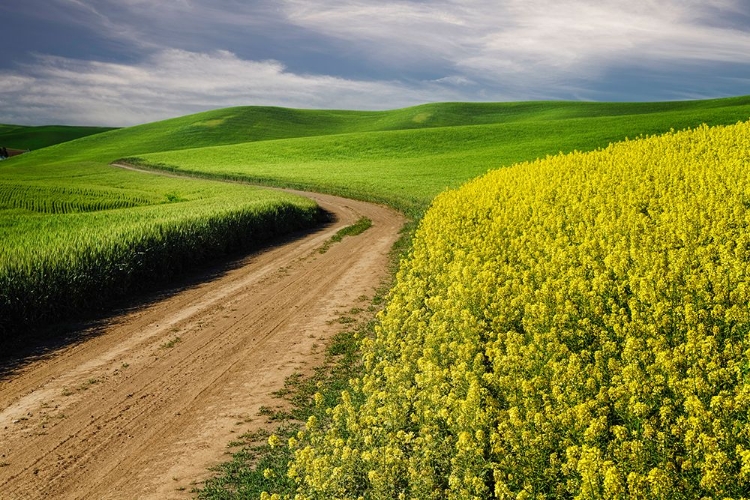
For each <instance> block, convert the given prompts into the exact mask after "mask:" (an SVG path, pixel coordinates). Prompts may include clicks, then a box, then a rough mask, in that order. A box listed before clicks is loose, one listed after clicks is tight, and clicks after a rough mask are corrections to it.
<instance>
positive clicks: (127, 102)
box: [0, 49, 460, 126]
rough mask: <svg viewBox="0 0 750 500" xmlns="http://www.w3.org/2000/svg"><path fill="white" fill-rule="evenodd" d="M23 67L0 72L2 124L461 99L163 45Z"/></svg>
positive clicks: (127, 120) (445, 90)
mask: <svg viewBox="0 0 750 500" xmlns="http://www.w3.org/2000/svg"><path fill="white" fill-rule="evenodd" d="M23 70H24V75H25V76H21V75H18V74H2V73H0V82H3V84H2V85H0V100H2V101H3V102H4V103H6V104H5V105H4V106H3V107H2V108H0V122H2V123H19V124H24V123H53V122H55V123H65V124H81V125H83V124H86V125H117V126H123V125H133V124H137V123H144V122H149V121H155V120H159V119H163V118H168V117H173V116H180V115H184V114H188V113H191V112H198V111H202V110H207V109H214V108H220V107H228V106H237V105H277V106H289V107H302V108H345V109H383V108H393V107H399V106H408V105H412V104H418V103H422V102H428V101H440V100H456V99H458V98H459V97H460V94H458V93H456V92H455V91H453V90H451V89H450V86H443V85H440V84H437V83H431V84H426V85H425V86H420V87H419V88H416V87H411V86H408V85H406V84H403V83H399V82H388V81H357V80H349V79H344V78H336V77H331V76H325V75H300V74H294V73H290V72H288V71H286V69H285V68H284V66H283V65H282V64H281V63H279V62H277V61H248V60H242V59H240V58H238V57H237V56H235V55H234V54H232V53H230V52H227V51H217V52H212V53H195V52H187V51H183V50H174V49H171V50H164V51H161V52H158V53H156V54H154V55H153V56H152V57H150V58H149V59H147V60H145V61H144V62H142V63H140V64H137V65H125V64H113V63H102V62H95V61H79V60H72V59H66V58H60V57H51V56H38V57H37V59H36V61H35V62H34V63H33V64H30V65H27V66H26V67H24V68H23Z"/></svg>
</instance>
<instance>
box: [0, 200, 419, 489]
mask: <svg viewBox="0 0 750 500" xmlns="http://www.w3.org/2000/svg"><path fill="white" fill-rule="evenodd" d="M307 196H310V197H311V198H313V199H315V200H316V201H317V202H318V203H319V204H320V205H321V206H322V207H323V208H324V209H326V210H328V211H330V212H332V213H334V214H335V215H336V222H335V224H333V225H330V226H328V227H326V228H324V229H322V230H319V231H317V232H313V233H310V234H307V235H305V236H304V237H302V238H300V239H295V240H293V241H291V242H287V243H284V244H283V245H281V246H276V247H272V248H269V249H266V250H264V251H261V252H259V253H256V254H253V255H251V256H249V257H247V258H245V259H243V260H242V262H241V263H240V264H241V265H238V266H234V267H233V268H232V269H229V270H228V271H226V272H225V273H222V274H221V275H220V276H218V277H215V278H214V279H211V280H209V281H206V282H202V283H199V284H197V285H195V286H191V287H189V288H187V289H184V290H182V291H180V292H178V293H175V294H173V295H171V296H169V297H167V298H165V299H162V300H158V301H154V302H151V303H149V304H147V305H144V306H142V307H140V308H137V309H135V310H132V311H129V312H125V313H122V314H120V315H118V316H116V317H113V318H110V319H109V320H107V322H106V325H105V326H104V328H103V330H102V331H101V332H100V333H99V334H97V335H95V336H93V335H92V336H91V338H88V339H87V340H86V341H83V342H80V343H78V344H75V345H69V346H68V347H65V348H63V349H61V350H59V351H57V352H55V353H54V354H52V355H50V356H48V357H46V358H44V359H40V360H38V361H35V362H32V363H30V364H28V365H26V366H24V367H22V368H21V369H19V370H18V371H17V372H16V373H14V374H13V375H12V376H10V377H8V378H6V379H3V380H2V381H0V498H2V499H35V498H44V499H50V498H55V499H73V498H76V499H78V498H80V499H110V498H128V499H131V498H154V499H170V498H189V497H191V496H192V495H191V493H190V491H191V489H193V487H194V485H195V484H196V481H197V482H200V481H201V480H204V479H206V478H207V477H208V476H209V475H210V473H209V472H207V468H208V467H210V466H212V465H215V464H217V463H220V462H222V461H224V460H226V458H227V455H226V453H227V444H228V443H229V442H230V441H232V440H233V439H236V438H237V437H238V436H240V435H241V434H242V433H245V432H248V431H251V430H255V429H257V428H259V427H261V426H263V425H265V419H264V418H263V417H260V416H258V412H259V410H260V409H261V407H263V406H271V407H273V406H275V405H276V404H277V403H278V400H277V399H275V398H274V397H273V396H272V395H271V393H272V392H273V391H276V390H278V389H280V388H282V387H283V384H284V380H285V378H286V377H287V376H289V375H291V374H293V373H295V372H305V371H307V370H309V369H310V368H311V365H312V364H313V363H315V362H316V360H317V361H319V360H320V359H321V352H322V350H323V346H324V344H325V343H326V340H327V339H329V338H330V337H331V336H332V335H334V334H335V333H336V332H338V331H340V329H341V325H340V324H338V322H337V321H336V320H337V319H338V318H339V317H340V316H341V314H342V313H346V312H348V311H350V310H352V309H353V308H366V306H367V305H368V302H367V299H369V298H372V296H373V294H374V293H375V290H376V289H377V287H378V286H379V285H380V284H381V283H382V280H383V279H384V278H385V277H386V275H387V268H388V253H389V250H390V249H391V247H392V245H393V243H394V242H395V240H396V239H397V237H398V232H399V230H400V228H401V227H402V225H403V223H404V218H403V217H402V216H401V215H400V214H398V213H397V212H395V211H393V210H391V209H388V208H385V207H382V206H377V205H373V204H369V203H363V202H358V201H353V200H348V199H344V198H337V197H333V196H326V195H316V194H307ZM361 216H365V217H369V218H370V219H371V220H372V221H373V225H372V227H371V228H370V229H368V230H367V231H365V232H364V233H362V234H361V235H358V236H350V237H346V238H344V239H343V241H341V242H340V243H335V244H333V245H332V246H331V247H330V249H329V250H328V251H327V252H325V253H323V254H321V253H320V252H319V249H320V248H321V247H322V246H323V244H324V243H325V242H326V241H327V240H328V239H329V238H330V237H331V236H332V235H333V234H334V233H335V232H336V231H337V230H338V229H340V228H342V227H344V226H346V225H350V224H352V223H354V222H356V221H357V220H358V219H359V218H360V217H361Z"/></svg>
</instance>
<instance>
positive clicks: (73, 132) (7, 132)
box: [0, 124, 113, 151]
mask: <svg viewBox="0 0 750 500" xmlns="http://www.w3.org/2000/svg"><path fill="white" fill-rule="evenodd" d="M110 130H113V129H112V128H107V127H69V126H65V125H44V126H40V127H27V126H23V125H3V124H0V147H3V146H4V147H6V148H8V150H14V151H16V150H19V151H25V150H27V149H40V148H45V147H47V146H52V145H53V144H59V143H61V142H68V141H72V140H73V139H79V138H81V137H86V136H89V135H93V134H100V133H102V132H107V131H110Z"/></svg>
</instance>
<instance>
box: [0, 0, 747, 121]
mask: <svg viewBox="0 0 750 500" xmlns="http://www.w3.org/2000/svg"><path fill="white" fill-rule="evenodd" d="M746 94H750V1H748V0H395V1H394V0H380V1H375V0H370V1H364V0H349V1H344V0H316V1H314V2H313V1H307V0H244V1H243V0H3V2H2V3H0V123H13V124H21V125H42V124H66V125H103V126H129V125H135V124H140V123H146V122H152V121H156V120H161V119H165V118H170V117H175V116H183V115H187V114H191V113H196V112H199V111H204V110H209V109H216V108H223V107H229V106H244V105H272V106H285V107H296V108H317V109H362V110H376V109H395V108H401V107H405V106H412V105H417V104H422V103H426V102H439V101H525V100H587V101H662V100H670V101H671V100H684V99H702V98H713V97H725V96H733V95H746Z"/></svg>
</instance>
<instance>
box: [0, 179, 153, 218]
mask: <svg viewBox="0 0 750 500" xmlns="http://www.w3.org/2000/svg"><path fill="white" fill-rule="evenodd" d="M152 202H153V200H151V199H148V198H147V197H144V196H136V195H134V194H133V193H130V192H118V191H115V190H103V189H81V188H70V187H58V186H49V185H34V184H29V183H21V182H0V209H13V208H16V209H23V210H28V211H31V212H38V213H46V214H66V213H77V212H95V211H99V210H110V209H114V208H130V207H136V206H142V205H147V204H149V203H152Z"/></svg>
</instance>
